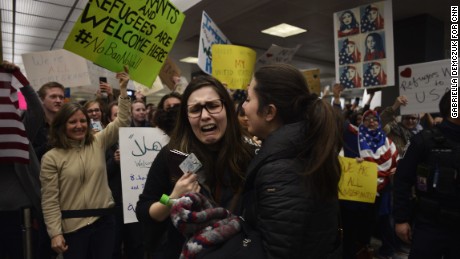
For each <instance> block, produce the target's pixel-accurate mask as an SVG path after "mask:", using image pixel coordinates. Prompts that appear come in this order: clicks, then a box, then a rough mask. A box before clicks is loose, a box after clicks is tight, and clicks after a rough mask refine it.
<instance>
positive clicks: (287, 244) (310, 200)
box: [243, 64, 342, 259]
mask: <svg viewBox="0 0 460 259" xmlns="http://www.w3.org/2000/svg"><path fill="white" fill-rule="evenodd" d="M243 108H244V110H245V113H246V116H247V117H248V120H249V122H248V124H249V128H248V130H249V132H250V133H251V134H252V135H255V136H257V137H259V138H260V139H262V140H263V144H262V148H261V149H260V151H259V153H258V155H257V156H256V157H255V158H254V160H253V161H252V162H251V164H250V166H249V168H248V173H247V178H246V183H245V189H244V193H243V195H244V199H243V200H244V212H243V215H244V217H245V218H246V221H247V222H248V223H249V225H250V226H252V227H253V228H255V229H256V230H258V231H260V232H261V234H262V239H263V246H264V250H265V253H266V256H267V258H302V259H304V258H340V253H341V251H340V237H339V233H338V229H339V217H340V215H339V205H338V182H339V179H340V164H339V160H338V152H339V150H340V145H341V141H340V139H341V135H342V133H341V128H340V127H341V126H340V125H341V122H340V115H339V114H336V113H335V111H334V110H333V108H332V106H331V105H330V104H328V103H326V102H323V101H322V100H319V99H318V98H317V97H316V95H314V94H311V93H310V92H309V90H308V87H307V83H306V81H305V78H304V76H303V75H302V73H301V72H300V71H299V70H297V69H296V68H295V67H293V66H290V65H287V64H275V65H269V66H265V67H262V68H260V69H259V70H258V71H257V72H256V73H255V75H254V79H253V80H252V82H251V84H250V86H249V88H248V98H247V100H246V102H245V103H244V105H243Z"/></svg>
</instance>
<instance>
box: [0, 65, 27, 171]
mask: <svg viewBox="0 0 460 259" xmlns="http://www.w3.org/2000/svg"><path fill="white" fill-rule="evenodd" d="M26 85H29V82H28V81H27V79H26V78H25V77H24V76H23V75H22V73H21V72H20V71H19V70H15V71H14V72H12V73H10V72H7V71H5V69H3V68H1V67H0V118H1V119H0V163H25V164H27V163H29V140H28V139H27V135H26V131H25V128H24V124H23V123H22V121H21V117H20V115H19V102H18V90H19V88H21V87H23V86H26Z"/></svg>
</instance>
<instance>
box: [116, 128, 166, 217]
mask: <svg viewBox="0 0 460 259" xmlns="http://www.w3.org/2000/svg"><path fill="white" fill-rule="evenodd" d="M168 142H169V137H168V135H166V134H165V133H164V132H163V131H162V130H160V129H158V128H134V127H130V128H120V167H121V185H122V189H123V217H124V222H125V224H126V223H133V222H137V218H136V213H135V211H136V203H137V200H138V199H139V194H141V193H142V191H143V190H144V184H145V181H146V180H147V175H148V173H149V170H150V166H151V165H152V163H153V160H155V157H156V156H157V154H158V153H159V152H160V150H161V149H162V148H163V147H164V146H165V145H166V144H168Z"/></svg>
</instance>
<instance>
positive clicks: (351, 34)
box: [333, 0, 395, 89]
mask: <svg viewBox="0 0 460 259" xmlns="http://www.w3.org/2000/svg"><path fill="white" fill-rule="evenodd" d="M333 19H334V45H335V46H334V47H335V74H336V82H337V83H343V82H345V83H347V85H344V87H345V88H346V89H357V88H359V87H351V88H349V85H355V86H356V85H360V86H361V87H374V84H376V80H377V79H373V78H369V80H368V81H367V82H366V85H369V86H365V82H364V80H365V77H364V75H365V73H366V71H367V69H368V67H369V63H371V62H378V63H379V65H380V68H381V71H384V72H385V80H379V84H380V85H379V87H386V86H393V85H394V84H395V78H394V77H395V75H394V71H395V70H394V48H393V23H392V21H393V13H392V3H391V1H389V0H387V1H381V2H375V3H370V4H366V5H362V6H356V7H352V8H349V9H346V10H342V11H338V12H336V13H334V15H333ZM385 21H387V22H386V23H385ZM355 23H356V24H358V25H357V26H356V24H355ZM345 25H347V26H348V27H347V26H345ZM356 27H359V33H356V29H352V28H356ZM358 52H359V53H358ZM350 55H351V56H350ZM358 55H360V58H359V59H358V58H356V57H357V56H358ZM358 60H359V61H358ZM347 65H352V66H353V67H355V68H356V70H355V71H357V72H358V73H359V78H360V80H361V82H360V83H357V82H355V83H353V84H351V83H350V81H346V80H345V79H346V77H345V75H346V73H345V72H344V71H345V70H347V68H346V66H347ZM377 69H378V68H377V65H376V66H375V68H374V70H377ZM350 71H351V70H350ZM370 72H371V71H370V70H369V73H370ZM369 75H370V74H369ZM354 80H357V78H355V79H354Z"/></svg>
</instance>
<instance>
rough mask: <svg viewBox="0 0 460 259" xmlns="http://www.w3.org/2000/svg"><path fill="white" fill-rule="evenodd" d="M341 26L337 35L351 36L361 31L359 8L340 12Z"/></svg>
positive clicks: (340, 36)
mask: <svg viewBox="0 0 460 259" xmlns="http://www.w3.org/2000/svg"><path fill="white" fill-rule="evenodd" d="M338 21H339V26H338V29H337V30H336V31H337V35H336V36H337V37H339V38H342V37H349V36H353V35H357V34H359V32H360V29H359V9H358V8H354V9H349V10H345V11H342V12H339V15H338Z"/></svg>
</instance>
